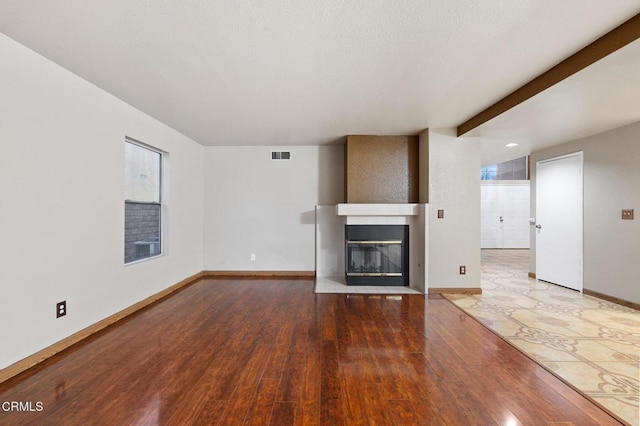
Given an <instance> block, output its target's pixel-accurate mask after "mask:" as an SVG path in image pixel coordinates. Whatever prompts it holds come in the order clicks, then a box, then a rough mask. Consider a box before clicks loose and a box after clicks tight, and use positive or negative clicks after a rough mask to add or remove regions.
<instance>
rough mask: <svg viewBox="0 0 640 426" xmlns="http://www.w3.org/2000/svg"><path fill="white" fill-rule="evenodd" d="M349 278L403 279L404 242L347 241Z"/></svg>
mask: <svg viewBox="0 0 640 426" xmlns="http://www.w3.org/2000/svg"><path fill="white" fill-rule="evenodd" d="M347 276H348V277H401V276H402V240H391V241H347Z"/></svg>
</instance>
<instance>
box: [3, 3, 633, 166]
mask: <svg viewBox="0 0 640 426" xmlns="http://www.w3.org/2000/svg"><path fill="white" fill-rule="evenodd" d="M638 12H640V2H639V1H638V0H616V1H607V0H562V1H558V0H483V1H477V0H405V1H402V0H397V1H389V0H322V1H319V0H248V1H242V0H216V1H207V0H181V1H176V0H154V1H142V0H109V1H97V0H93V1H88V0H58V1H46V2H45V1H42V0H2V1H1V2H0V31H1V32H3V33H5V34H6V35H7V36H9V37H11V38H13V39H14V40H16V41H18V42H20V43H22V44H24V45H25V46H27V47H29V48H31V49H33V50H35V51H36V52H39V53H40V54H42V55H43V56H45V57H47V58H49V59H51V60H52V61H54V62H56V63H58V64H60V65H62V66H63V67H65V68H67V69H69V70H70V71H72V72H74V73H76V74H77V75H79V76H81V77H82V78H84V79H86V80H88V81H90V82H92V83H94V84H96V85H97V86H99V87H101V88H103V89H104V90H106V91H108V92H110V93H112V94H114V95H115V96H117V97H119V98H121V99H123V100H124V101H126V102H127V103H129V104H131V105H133V106H135V107H137V108H138V109H140V110H142V111H144V112H146V113H147V114H149V115H151V116H153V117H155V118H157V119H158V120H160V121H162V122H164V123H166V124H168V125H170V126H171V127H173V128H175V129H177V130H179V131H180V132H182V133H184V134H186V135H188V136H190V137H191V138H193V139H194V140H196V141H197V142H199V143H201V144H203V145H315V144H325V143H332V142H337V141H341V140H342V138H343V137H344V136H345V135H347V134H386V135H392V134H415V133H417V132H419V131H421V130H422V129H424V128H426V127H431V128H440V127H454V126H457V125H459V124H460V123H462V122H464V121H465V120H467V119H468V118H470V117H471V116H473V115H475V114H476V113H478V112H480V111H481V110H483V109H484V108H486V107H487V106H489V105H491V104H492V103H494V102H495V101H497V100H499V99H500V98H502V97H503V96H505V95H506V94H508V93H510V92H511V91H513V90H514V89H516V88H518V87H519V86H521V85H522V84H524V83H526V82H527V81H529V80H531V79H532V78H534V77H536V76H537V75H539V74H541V73H542V72H544V71H545V70H547V69H549V68H550V67H552V66H553V65H555V64H557V63H558V62H560V61H561V60H563V59H565V58H566V57H567V56H569V55H571V54H573V53H575V52H576V51H578V50H579V49H581V48H582V47H584V46H586V45H587V44H589V43H590V42H592V41H593V40H595V39H596V38H598V37H600V36H601V35H603V34H605V33H607V32H608V31H610V30H611V29H613V28H615V27H616V26H618V25H619V24H621V23H622V22H624V21H626V20H627V19H629V18H630V17H632V16H634V15H636V14H637V13H638ZM636 52H637V50H636ZM614 55H615V54H614ZM612 56H613V55H612ZM638 56H640V55H638V54H637V53H636V58H637V57H638ZM636 64H637V62H636ZM613 66H614V67H615V64H613ZM585 71H586V70H585ZM611 83H612V84H615V83H616V81H612V82H611ZM620 92H621V91H620V90H617V91H616V93H620ZM622 93H624V91H622ZM634 93H637V92H634ZM538 96H544V94H542V95H538ZM554 96H555V95H554ZM636 98H638V97H637V96H636ZM551 99H552V100H553V99H554V98H551ZM565 101H566V104H564V103H563V106H562V108H555V107H554V108H553V109H551V110H549V109H547V108H549V103H548V102H546V103H545V102H538V104H536V106H535V107H533V108H534V109H539V110H540V111H541V112H540V113H541V114H542V113H545V112H547V113H548V112H549V111H554V114H555V113H562V114H573V111H572V109H571V107H570V105H571V104H572V102H575V101H572V100H571V99H566V100H565ZM596 101H597V100H593V99H589V102H594V103H596V104H597V102H596ZM554 102H555V101H554ZM563 102H564V101H563ZM580 102H582V100H581V101H580ZM554 105H555V104H554ZM636 112H637V113H638V115H637V116H635V120H636V121H637V120H640V108H639V109H638V111H636ZM507 114H509V113H507ZM507 114H505V115H504V116H505V117H506V116H507ZM500 119H502V117H498V118H496V119H494V120H500ZM627 119H628V117H625V120H627ZM488 124H491V122H490V123H488ZM574 124H575V123H574ZM493 125H494V130H495V128H496V127H495V126H496V123H493ZM575 125H577V124H575ZM502 126H505V124H502ZM506 126H507V127H508V123H507V124H506ZM498 127H499V126H498ZM516 127H517V126H516ZM530 127H531V128H529V129H528V130H527V129H524V128H523V129H521V130H522V131H525V132H528V133H527V134H526V135H524V136H523V135H521V134H513V135H512V136H510V137H514V138H515V137H523V138H527V137H528V138H529V139H528V142H527V145H525V144H524V143H523V146H522V148H523V149H524V148H526V149H536V143H537V140H538V139H537V138H538V134H539V133H541V134H543V135H544V134H545V132H546V130H545V129H540V128H539V127H538V126H530ZM552 127H553V126H552ZM552 127H550V128H549V129H548V130H549V132H553V131H555V129H553V128H552ZM592 127H593V126H592ZM596 127H597V126H596ZM602 130H606V129H603V128H595V129H594V128H591V127H590V128H589V130H588V131H589V132H592V133H595V132H597V131H602ZM560 131H561V132H564V133H563V135H564V134H567V135H568V134H570V135H581V134H582V133H584V132H583V131H582V130H581V129H570V130H567V129H560ZM581 132H582V133H581ZM512 133H516V132H512ZM481 136H482V137H483V138H484V137H487V138H493V137H494V136H495V135H494V136H492V135H491V132H490V131H488V130H487V133H486V134H484V135H481ZM563 137H564V136H563ZM542 139H544V140H545V141H546V142H544V143H548V142H549V141H551V140H553V141H554V143H557V142H558V140H559V138H557V137H555V136H554V137H546V136H545V137H543V138H542ZM560 139H561V138H560ZM564 140H566V139H564ZM564 140H562V141H564ZM500 143H501V144H502V140H501V141H500ZM484 145H486V146H488V148H486V152H487V153H490V156H495V158H498V157H499V156H500V155H503V152H493V151H492V149H493V150H494V151H497V150H496V149H494V148H495V147H494V148H491V146H490V145H491V144H490V143H489V144H484ZM494 145H496V146H498V142H496V143H494ZM502 145H504V144H502ZM499 148H500V149H502V147H499ZM512 153H513V151H512ZM487 155H489V154H487ZM487 155H485V162H486V159H487ZM509 155H511V157H513V154H509ZM503 156H504V155H503Z"/></svg>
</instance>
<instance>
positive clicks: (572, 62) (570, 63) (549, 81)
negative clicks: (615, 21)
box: [457, 14, 640, 136]
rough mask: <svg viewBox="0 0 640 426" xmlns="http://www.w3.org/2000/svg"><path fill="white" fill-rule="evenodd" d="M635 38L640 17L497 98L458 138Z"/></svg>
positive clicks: (464, 126)
mask: <svg viewBox="0 0 640 426" xmlns="http://www.w3.org/2000/svg"><path fill="white" fill-rule="evenodd" d="M638 38H640V14H637V15H636V16H634V17H633V18H631V19H629V20H628V21H626V22H625V23H623V24H622V25H620V26H618V27H616V28H615V29H613V30H611V31H609V32H608V33H607V34H605V35H603V36H602V37H600V38H599V39H597V40H596V41H594V42H593V43H591V44H590V45H588V46H587V47H585V48H583V49H581V50H579V51H578V52H576V53H574V54H573V55H571V56H569V57H568V58H567V59H565V60H564V61H562V62H560V63H559V64H557V65H556V66H554V67H553V68H551V69H549V70H547V71H546V72H544V73H542V74H541V75H539V76H538V77H536V78H534V79H533V80H531V81H530V82H528V83H526V84H525V85H524V86H522V87H520V88H519V89H517V90H515V91H514V92H511V93H510V94H508V95H507V96H505V97H504V98H502V99H500V100H499V101H498V102H496V103H495V104H493V105H491V106H490V107H489V108H487V109H485V110H484V111H482V112H480V113H479V114H477V115H475V116H474V117H472V118H470V119H469V120H467V121H465V122H464V123H462V124H460V125H459V126H458V129H457V133H458V136H462V135H464V134H465V133H468V132H470V131H471V130H473V129H475V128H476V127H478V126H480V125H481V124H484V123H486V122H487V121H489V120H491V119H492V118H495V117H497V116H498V115H500V114H502V113H503V112H505V111H508V110H510V109H511V108H513V107H515V106H516V105H518V104H520V103H522V102H524V101H526V100H527V99H530V98H532V97H534V96H535V95H537V94H538V93H540V92H542V91H543V90H546V89H548V88H549V87H551V86H553V85H554V84H556V83H558V82H560V81H562V80H564V79H565V78H567V77H570V76H572V75H573V74H575V73H577V72H578V71H580V70H582V69H584V68H586V67H588V66H589V65H591V64H593V63H595V62H597V61H599V60H600V59H602V58H604V57H605V56H607V55H609V54H610V53H613V52H615V51H616V50H618V49H620V48H622V47H624V46H626V45H628V44H630V43H632V42H634V41H636V40H637V39H638Z"/></svg>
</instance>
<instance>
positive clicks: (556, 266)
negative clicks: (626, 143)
mask: <svg viewBox="0 0 640 426" xmlns="http://www.w3.org/2000/svg"><path fill="white" fill-rule="evenodd" d="M582 213H583V203H582V152H579V153H575V154H571V155H567V156H563V157H558V158H552V159H550V160H545V161H539V162H538V163H537V166H536V277H537V278H538V279H540V280H543V281H549V282H551V283H554V284H559V285H562V286H564V287H569V288H572V289H574V290H578V291H582Z"/></svg>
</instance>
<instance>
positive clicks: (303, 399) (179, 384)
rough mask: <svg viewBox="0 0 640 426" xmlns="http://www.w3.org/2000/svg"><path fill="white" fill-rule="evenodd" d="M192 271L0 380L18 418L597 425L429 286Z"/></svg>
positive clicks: (574, 398)
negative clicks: (337, 284) (422, 290)
mask: <svg viewBox="0 0 640 426" xmlns="http://www.w3.org/2000/svg"><path fill="white" fill-rule="evenodd" d="M313 285H314V282H313V280H308V279H278V280H272V279H268V280H267V279H252V280H247V279H203V280H201V281H199V282H197V283H195V284H193V285H191V286H189V287H188V288H186V289H184V290H182V291H180V292H178V293H177V294H175V295H174V296H172V297H170V298H168V299H165V300H164V301H162V302H160V303H158V304H155V305H153V306H151V307H150V308H148V309H145V310H143V311H141V312H140V313H138V314H136V315H133V316H132V317H129V318H128V319H126V320H123V321H121V322H120V323H118V324H116V325H115V326H113V327H110V328H108V329H106V330H105V331H103V332H101V333H99V334H97V335H96V336H94V337H92V338H90V339H88V340H87V341H85V342H83V343H81V344H79V345H76V346H74V347H72V348H71V349H70V350H67V351H66V352H63V353H62V354H60V355H58V356H56V357H54V358H52V359H51V360H49V361H46V362H45V363H43V364H42V365H41V366H38V367H36V368H34V369H32V370H29V371H27V372H26V373H25V374H22V375H21V376H18V377H16V378H14V379H12V380H10V381H8V382H5V383H3V384H0V403H2V402H6V401H21V402H31V403H32V404H33V405H34V406H35V403H36V402H41V403H42V404H43V407H44V409H43V410H42V411H40V412H38V411H30V412H15V411H4V410H0V424H2V425H5V424H8V425H19V424H33V425H42V424H47V425H55V424H64V425H69V424H78V425H90V424H97V425H134V424H142V425H184V424H198V425H200V424H202V425H207V424H220V425H240V424H246V425H269V424H271V425H296V424H299V425H307V424H322V425H344V424H350V425H351V424H354V425H356V424H371V425H373V424H377V425H413V424H416V425H520V424H522V425H544V424H554V423H555V424H558V423H562V424H575V425H608V424H612V425H614V424H619V423H618V422H617V421H616V420H615V419H613V418H612V417H610V416H609V415H608V414H606V413H605V412H604V411H602V410H600V409H599V408H598V407H597V406H595V405H594V404H592V403H591V402H590V401H588V400H587V399H585V398H584V397H582V396H581V395H580V394H578V393H576V392H575V391H573V390H572V389H570V388H569V387H568V386H566V385H564V384H563V383H562V382H560V381H559V380H558V379H556V378H555V377H553V376H552V375H551V374H550V373H548V372H547V371H546V370H544V369H543V368H541V367H539V366H538V365H537V364H535V363H534V362H532V361H531V360H529V359H528V358H527V357H525V356H524V355H522V354H521V353H520V352H518V351H517V350H516V349H514V348H513V347H511V346H510V345H509V344H507V343H505V342H504V341H503V340H501V339H500V338H499V337H497V336H496V335H494V334H493V333H492V332H490V331H489V330H487V329H486V328H484V327H483V326H482V325H480V324H479V323H478V322H476V321H475V320H473V319H472V318H471V317H469V316H467V315H466V314H465V313H463V312H462V311H461V310H460V309H458V308H457V307H455V306H454V305H453V304H452V303H451V302H449V301H448V300H446V299H443V298H441V297H438V296H431V297H429V298H425V297H424V296H421V295H402V296H387V295H377V296H376V295H345V294H314V293H313Z"/></svg>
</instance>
